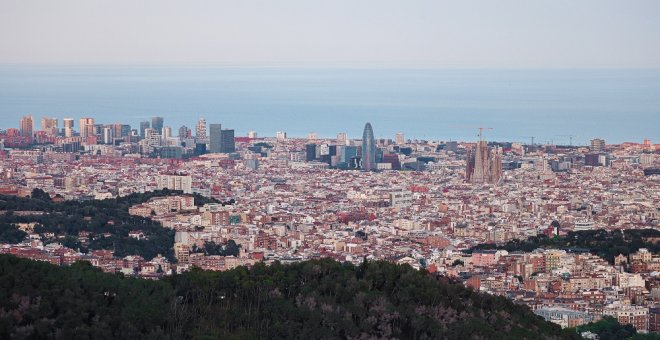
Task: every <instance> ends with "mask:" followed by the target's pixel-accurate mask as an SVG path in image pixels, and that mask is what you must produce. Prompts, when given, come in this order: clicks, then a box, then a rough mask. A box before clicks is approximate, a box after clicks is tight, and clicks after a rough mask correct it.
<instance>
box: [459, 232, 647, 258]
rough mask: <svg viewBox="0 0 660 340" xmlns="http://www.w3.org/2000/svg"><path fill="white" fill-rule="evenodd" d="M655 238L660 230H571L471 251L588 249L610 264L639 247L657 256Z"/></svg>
mask: <svg viewBox="0 0 660 340" xmlns="http://www.w3.org/2000/svg"><path fill="white" fill-rule="evenodd" d="M653 238H660V230H655V229H629V230H624V231H621V230H612V231H608V230H605V229H599V230H585V231H569V232H568V234H567V235H566V236H564V237H559V236H556V237H553V238H549V237H548V236H546V235H544V234H539V235H536V236H532V237H529V238H528V239H527V240H511V241H508V242H507V243H504V244H499V245H498V244H494V243H484V244H480V245H478V246H476V247H473V248H472V249H471V250H478V249H504V250H506V251H525V252H530V251H533V250H534V249H538V248H554V249H571V248H584V249H587V250H588V251H590V252H591V253H592V254H596V255H598V256H600V257H602V258H603V259H605V260H607V261H608V262H610V263H614V257H616V256H617V255H619V254H623V255H626V256H628V255H629V254H630V253H634V252H636V251H637V250H638V249H639V248H647V249H648V250H649V251H651V252H653V253H654V254H657V253H658V252H660V242H654V240H653Z"/></svg>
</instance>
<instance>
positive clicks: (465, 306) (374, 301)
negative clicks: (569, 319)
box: [0, 255, 577, 339]
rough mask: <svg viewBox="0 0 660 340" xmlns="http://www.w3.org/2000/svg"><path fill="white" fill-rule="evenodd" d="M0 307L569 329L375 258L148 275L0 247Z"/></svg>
mask: <svg viewBox="0 0 660 340" xmlns="http://www.w3.org/2000/svg"><path fill="white" fill-rule="evenodd" d="M0 311H7V313H3V312H0V338H20V337H32V338H48V337H50V338H85V337H94V338H110V337H116V338H121V339H124V338H149V337H150V338H171V339H181V338H184V339H185V338H198V339H255V338H269V339H271V338H272V339H283V338H286V339H289V338H294V339H304V338H309V339H320V338H324V339H329V338H401V339H417V338H419V339H431V338H433V339H474V338H481V339H504V338H506V339H559V338H577V335H576V334H575V333H572V334H569V333H564V332H562V330H561V329H560V327H559V326H557V325H555V324H552V323H549V322H546V321H544V320H543V319H542V318H541V317H539V316H537V315H534V314H533V313H532V312H531V311H530V310H529V308H528V307H526V306H521V305H516V304H514V303H513V302H511V301H509V300H507V299H506V298H504V297H499V296H490V295H485V294H480V293H478V292H475V291H473V290H471V289H468V288H465V287H463V286H462V285H459V284H453V283H448V282H446V281H445V280H442V279H437V278H435V277H433V276H431V275H429V274H428V273H427V272H426V271H424V270H422V271H417V270H414V269H412V268H411V267H410V266H401V265H395V264H391V263H387V262H381V261H379V262H366V261H365V262H363V263H362V264H361V265H360V266H357V267H356V266H353V265H351V264H348V263H339V262H335V261H333V260H329V259H326V260H314V261H306V262H300V263H296V264H292V265H282V264H279V263H275V264H273V265H270V266H266V265H265V264H263V263H259V264H257V265H255V266H254V267H252V268H251V269H247V268H245V267H239V268H236V269H233V270H229V271H225V272H210V271H203V270H200V269H193V270H192V271H190V272H187V273H184V274H181V275H174V276H172V277H168V278H165V279H163V280H161V281H150V280H139V279H129V278H123V277H122V276H118V275H112V274H104V273H101V272H100V271H99V270H97V269H95V268H93V267H91V266H89V265H88V264H75V265H74V266H71V267H68V268H67V267H55V266H52V265H50V264H47V263H38V262H33V261H29V260H25V259H17V258H14V257H12V256H9V255H0Z"/></svg>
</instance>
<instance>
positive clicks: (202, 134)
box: [195, 118, 207, 140]
mask: <svg viewBox="0 0 660 340" xmlns="http://www.w3.org/2000/svg"><path fill="white" fill-rule="evenodd" d="M206 137H207V136H206V119H204V118H200V119H199V120H198V121H197V126H195V138H197V140H206Z"/></svg>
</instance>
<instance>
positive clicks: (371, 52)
mask: <svg viewBox="0 0 660 340" xmlns="http://www.w3.org/2000/svg"><path fill="white" fill-rule="evenodd" d="M0 63H74V64H76V63H128V64H145V63H149V64H151V63H158V64H229V65H269V66H270V65H303V66H319V65H338V66H396V67H507V68H508V67H550V68H554V67H660V0H648V1H641V0H639V1H635V0H619V1H613V0H565V1H564V0H547V1H540V0H539V1H535V0H497V1H496V0H482V1H476V0H473V1H466V0H456V1H441V0H430V1H412V0H400V1H389V0H368V1H366V0H365V1H359V0H345V1H344V0H300V1H277V0H268V1H248V0H237V1H218V0H216V1H189V0H186V1H167V0H153V1H139V0H111V1H95V0H57V1H53V0H42V1H39V0H0Z"/></svg>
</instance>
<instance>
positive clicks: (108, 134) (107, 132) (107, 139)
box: [103, 127, 115, 144]
mask: <svg viewBox="0 0 660 340" xmlns="http://www.w3.org/2000/svg"><path fill="white" fill-rule="evenodd" d="M114 134H115V129H113V128H109V127H105V128H103V144H112V139H113V136H114Z"/></svg>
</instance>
